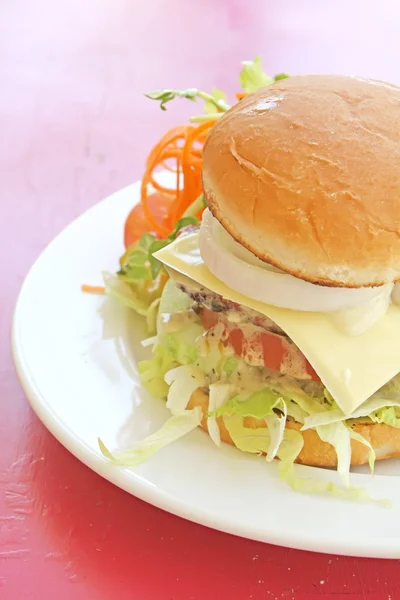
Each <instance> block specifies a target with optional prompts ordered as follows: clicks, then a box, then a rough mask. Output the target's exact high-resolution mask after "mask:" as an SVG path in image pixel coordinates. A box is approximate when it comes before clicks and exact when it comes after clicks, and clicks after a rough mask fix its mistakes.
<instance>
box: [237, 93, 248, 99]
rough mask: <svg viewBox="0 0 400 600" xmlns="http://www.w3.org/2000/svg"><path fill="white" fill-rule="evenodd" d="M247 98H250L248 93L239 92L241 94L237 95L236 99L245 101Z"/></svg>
mask: <svg viewBox="0 0 400 600" xmlns="http://www.w3.org/2000/svg"><path fill="white" fill-rule="evenodd" d="M246 96H248V93H247V92H239V93H237V94H236V98H237V99H238V100H243V98H246Z"/></svg>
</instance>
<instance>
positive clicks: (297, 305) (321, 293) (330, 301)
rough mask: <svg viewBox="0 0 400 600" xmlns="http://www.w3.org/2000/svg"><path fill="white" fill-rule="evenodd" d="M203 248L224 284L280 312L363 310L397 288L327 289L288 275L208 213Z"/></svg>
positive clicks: (205, 261)
mask: <svg viewBox="0 0 400 600" xmlns="http://www.w3.org/2000/svg"><path fill="white" fill-rule="evenodd" d="M199 244H200V253H201V257H202V259H203V261H204V263H205V264H206V265H207V267H208V268H209V269H210V271H211V273H213V275H215V277H217V278H218V279H219V280H220V281H223V282H224V283H225V284H226V285H227V286H229V287H230V288H231V289H233V290H235V291H236V292H239V293H240V294H243V295H245V296H247V297H249V298H252V299H253V300H259V301H260V302H265V303H266V304H271V305H273V306H279V307H280V308H290V309H292V310H301V311H316V312H333V311H337V310H341V309H344V308H350V307H353V306H359V305H361V304H363V303H365V302H368V301H369V300H371V299H372V298H376V297H378V296H380V295H381V294H387V293H388V288H392V287H393V284H388V285H384V286H380V287H374V288H357V289H346V288H334V287H325V286H320V285H316V284H313V283H308V282H307V281H303V280H302V279H298V278H297V277H294V276H293V275H288V274H287V273H284V272H282V271H279V270H278V269H276V268H275V267H272V266H271V265H268V264H267V263H264V262H263V261H261V260H260V259H259V258H257V257H256V256H254V255H253V254H252V253H251V252H249V251H248V250H247V249H246V248H244V247H243V246H241V245H240V244H238V243H237V242H236V241H235V240H234V239H233V238H232V237H231V236H230V235H229V234H228V233H227V232H226V231H225V229H224V228H223V227H222V225H221V224H220V223H219V222H218V221H217V219H215V218H214V217H213V215H212V214H211V212H210V211H209V210H208V209H207V210H206V211H205V212H204V214H203V221H202V224H201V228H200V239H199Z"/></svg>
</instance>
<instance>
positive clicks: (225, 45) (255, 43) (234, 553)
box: [0, 0, 400, 600]
mask: <svg viewBox="0 0 400 600" xmlns="http://www.w3.org/2000/svg"><path fill="white" fill-rule="evenodd" d="M399 31H400V4H399V3H398V2H396V1H394V0H393V1H389V0H381V1H380V2H369V1H366V0H364V1H358V0H352V1H351V2H349V1H348V0H344V1H342V0H340V1H338V0H336V2H322V1H320V0H302V1H299V0H279V1H273V0H201V1H200V0H190V1H189V0H58V1H57V2H55V1H52V0H3V1H2V2H1V3H0V217H1V218H0V223H1V236H0V265H1V272H2V282H1V285H0V309H1V310H0V408H1V413H0V414H1V417H0V598H1V599H2V600H25V599H26V600H29V599H40V600H50V599H51V600H53V599H54V598H56V599H57V600H69V599H72V598H73V599H74V600H109V599H111V600H113V599H114V598H116V599H118V600H203V599H207V600H214V599H215V600H216V599H225V598H230V599H231V600H247V599H254V600H261V599H265V600H270V599H271V600H275V599H281V598H282V599H283V598H287V599H291V598H293V599H296V600H306V599H309V598H314V597H318V598H336V599H338V600H339V599H343V600H344V599H346V600H347V599H349V598H354V599H360V600H361V599H374V600H375V599H377V600H381V599H382V600H383V599H385V600H389V599H396V598H400V564H399V561H379V560H367V559H356V558H343V557H335V556H325V555H314V554H309V553H306V552H299V551H291V550H288V549H283V548H277V547H272V546H268V545H263V544H260V543H256V542H252V541H248V540H244V539H239V538H234V537H231V536H229V535H225V534H222V533H218V532H215V531H211V530H208V529H206V528H204V527H200V526H198V525H194V524H192V523H189V522H186V521H183V520H181V519H179V518H177V517H173V516H171V515H169V514H167V513H164V512H162V511H160V510H158V509H156V508H153V507H152V506H148V505H146V504H144V503H143V502H141V501H139V500H137V499H135V498H134V497H132V496H129V495H128V494H126V493H124V492H122V491H121V490H119V489H117V488H115V487H113V486H112V485H111V484H109V483H108V482H106V481H104V480H102V479H101V478H100V477H99V476H97V475H95V474H94V473H92V472H91V471H90V470H89V469H88V468H86V467H85V466H83V465H82V464H80V463H79V462H78V461H77V460H76V459H75V458H74V457H73V456H71V455H70V454H69V453H68V452H67V451H66V450H65V449H64V448H63V447H61V445H60V444H59V443H58V442H57V441H56V440H55V439H54V438H53V437H52V436H51V435H50V434H49V433H48V432H47V431H46V430H45V428H44V427H43V426H42V425H41V423H40V422H39V420H38V419H37V418H36V416H35V415H34V414H33V412H32V410H31V409H30V407H29V405H28V402H27V400H26V398H25V397H24V394H23V392H22V390H21V388H20V386H19V383H18V381H17V378H16V376H15V373H14V370H13V366H12V362H11V357H10V349H9V329H10V320H11V315H12V310H13V305H14V302H15V299H16V296H17V293H18V290H19V287H20V285H21V283H22V280H23V278H24V276H25V274H26V273H27V271H28V269H29V267H30V266H31V265H32V263H33V261H34V259H35V258H36V257H37V256H38V254H39V253H40V251H41V250H42V249H43V248H44V247H45V246H46V244H48V242H49V241H50V240H51V239H52V238H53V237H54V236H55V235H56V234H57V233H58V232H59V231H60V230H61V229H62V228H63V227H64V226H65V225H67V224H68V223H69V222H70V221H71V220H72V219H73V218H74V217H75V216H77V215H78V214H80V213H81V212H83V211H84V210H85V209H87V208H88V207H90V206H92V205H93V204H95V203H96V202H98V201H99V200H101V199H102V198H103V197H105V196H106V195H108V194H110V193H111V192H113V191H115V190H117V189H119V188H121V187H123V186H126V185H127V184H129V183H131V182H133V181H135V180H137V179H139V178H140V176H141V173H142V169H143V164H144V160H145V157H146V154H147V152H148V151H149V149H150V148H151V145H152V144H153V143H154V142H155V141H156V140H157V138H158V136H160V134H162V133H163V131H164V130H165V129H166V128H167V127H169V126H171V125H173V124H177V123H179V122H181V121H183V120H185V119H186V117H187V116H188V115H189V114H190V111H191V110H192V109H193V106H192V105H190V106H189V105H188V103H185V102H184V101H181V102H178V101H177V102H176V103H173V104H171V105H170V107H169V109H168V111H167V112H161V111H160V110H159V109H158V107H157V105H156V104H155V103H153V102H151V101H149V100H146V99H145V98H144V97H143V92H145V91H149V90H152V89H155V88H159V87H171V88H174V87H177V88H179V87H192V86H196V87H199V88H202V89H206V90H208V89H210V88H211V87H212V86H213V85H216V86H218V87H220V88H222V89H224V90H226V91H227V92H229V93H230V94H231V95H232V94H233V93H234V92H235V91H236V90H237V84H236V82H237V74H238V70H239V62H240V60H242V59H247V58H253V57H254V56H255V55H257V54H262V56H263V58H264V65H265V67H266V70H267V71H269V72H270V73H272V74H273V73H276V72H281V71H286V72H289V73H301V72H336V73H340V72H343V73H350V74H360V75H365V76H371V77H375V78H380V79H387V80H390V81H393V82H395V83H400V61H399V50H400V36H399ZM92 235H93V236H96V231H95V230H94V231H93V233H92ZM121 235H122V232H121ZM88 243H90V240H88ZM49 285H51V281H49ZM60 319H62V314H60ZM38 346H39V347H40V340H38ZM55 360H56V357H55ZM49 369H51V365H49ZM71 377H73V373H71ZM265 501H266V503H268V498H266V499H265ZM249 510H251V507H249ZM338 510H340V505H338ZM301 518H302V517H301V514H299V519H301ZM327 518H329V515H327ZM376 526H379V515H377V522H376V523H366V527H376Z"/></svg>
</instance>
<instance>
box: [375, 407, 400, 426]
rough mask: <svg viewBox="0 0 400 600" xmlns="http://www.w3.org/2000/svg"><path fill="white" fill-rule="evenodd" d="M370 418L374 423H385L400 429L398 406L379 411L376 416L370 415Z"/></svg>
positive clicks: (399, 410) (399, 409)
mask: <svg viewBox="0 0 400 600" xmlns="http://www.w3.org/2000/svg"><path fill="white" fill-rule="evenodd" d="M369 418H370V419H371V420H372V421H373V422H374V423H385V424H386V425H390V427H397V429H400V408H399V407H398V406H389V407H388V406H386V407H384V408H381V409H380V410H377V411H376V412H375V413H374V414H370V415H369Z"/></svg>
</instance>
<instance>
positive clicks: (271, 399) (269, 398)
mask: <svg viewBox="0 0 400 600" xmlns="http://www.w3.org/2000/svg"><path fill="white" fill-rule="evenodd" d="M282 403H283V404H285V402H283V398H281V396H279V395H278V394H276V393H275V392H274V391H273V390H271V389H269V388H264V389H262V390H260V391H258V392H254V393H253V394H251V395H250V396H248V397H247V398H243V394H238V395H236V396H235V397H234V398H232V399H231V400H229V401H228V402H226V403H225V404H224V405H223V406H221V408H219V409H218V410H217V411H216V416H220V415H226V416H231V415H239V416H241V417H254V418H255V419H263V418H264V417H265V416H266V415H269V414H271V413H272V411H273V410H274V408H277V407H278V406H279V407H281V406H282ZM211 416H213V415H211Z"/></svg>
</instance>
